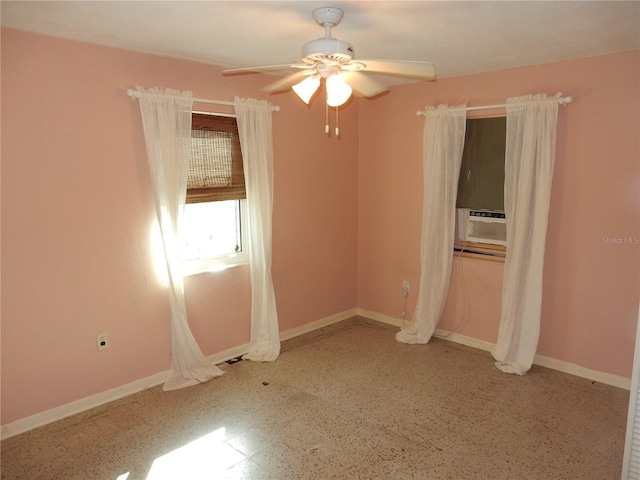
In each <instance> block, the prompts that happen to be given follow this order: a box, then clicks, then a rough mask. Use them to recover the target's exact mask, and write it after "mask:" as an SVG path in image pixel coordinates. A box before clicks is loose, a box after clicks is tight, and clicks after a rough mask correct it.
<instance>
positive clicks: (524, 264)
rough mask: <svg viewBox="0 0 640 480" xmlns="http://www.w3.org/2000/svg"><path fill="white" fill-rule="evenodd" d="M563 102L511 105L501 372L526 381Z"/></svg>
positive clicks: (537, 99) (540, 98)
mask: <svg viewBox="0 0 640 480" xmlns="http://www.w3.org/2000/svg"><path fill="white" fill-rule="evenodd" d="M557 117H558V96H556V97H550V98H547V96H546V95H543V94H541V95H535V96H532V95H527V96H524V97H517V98H510V99H509V100H508V101H507V143H506V152H505V182H504V208H505V215H506V217H507V257H506V260H505V264H504V275H503V287H502V314H501V318H500V328H499V331H498V340H497V342H496V345H495V347H494V349H493V352H492V354H493V357H494V358H495V359H496V360H497V361H496V367H498V368H499V369H500V370H502V371H503V372H507V373H514V374H517V375H524V374H525V373H526V372H527V371H528V370H529V369H530V368H531V364H532V363H533V359H534V357H535V354H536V348H537V346H538V338H539V333H540V312H541V305H542V269H543V265H544V249H545V238H546V233H547V218H548V214H549V200H550V197H551V180H552V177H553V167H554V162H555V146H556V123H557Z"/></svg>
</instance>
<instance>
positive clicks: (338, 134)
mask: <svg viewBox="0 0 640 480" xmlns="http://www.w3.org/2000/svg"><path fill="white" fill-rule="evenodd" d="M339 108H340V107H336V137H339V136H340V128H339V127H338V109H339Z"/></svg>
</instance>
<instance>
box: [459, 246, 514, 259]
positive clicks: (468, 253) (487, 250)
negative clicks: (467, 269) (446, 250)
mask: <svg viewBox="0 0 640 480" xmlns="http://www.w3.org/2000/svg"><path fill="white" fill-rule="evenodd" d="M506 254H507V248H506V247H503V246H501V245H488V244H483V243H473V242H460V243H457V242H456V243H455V244H454V246H453V255H454V257H465V258H475V259H478V260H488V261H491V262H499V263H504V260H505V256H506Z"/></svg>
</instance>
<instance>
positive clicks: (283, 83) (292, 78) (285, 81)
mask: <svg viewBox="0 0 640 480" xmlns="http://www.w3.org/2000/svg"><path fill="white" fill-rule="evenodd" d="M314 73H315V70H300V71H299V72H295V73H292V74H291V75H287V76H286V77H284V78H281V79H279V80H277V81H275V82H273V83H270V84H269V85H267V86H266V87H262V90H263V91H265V92H269V93H275V92H281V91H283V90H287V89H289V88H291V87H293V86H294V85H295V84H296V83H300V82H301V81H302V80H304V79H305V78H306V77H308V76H309V75H313V74H314Z"/></svg>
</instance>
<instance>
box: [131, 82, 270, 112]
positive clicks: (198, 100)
mask: <svg viewBox="0 0 640 480" xmlns="http://www.w3.org/2000/svg"><path fill="white" fill-rule="evenodd" d="M127 95H129V96H130V97H131V100H136V99H137V98H138V92H136V91H135V90H133V89H131V88H130V89H128V90H127ZM193 102H194V103H209V104H212V105H229V106H231V107H233V106H235V102H225V101H224V100H209V99H208V98H194V99H193ZM271 110H272V111H274V112H279V111H280V107H279V106H277V105H272V106H271Z"/></svg>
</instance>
